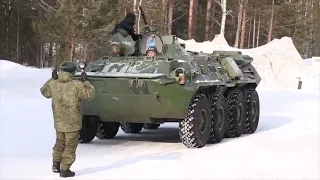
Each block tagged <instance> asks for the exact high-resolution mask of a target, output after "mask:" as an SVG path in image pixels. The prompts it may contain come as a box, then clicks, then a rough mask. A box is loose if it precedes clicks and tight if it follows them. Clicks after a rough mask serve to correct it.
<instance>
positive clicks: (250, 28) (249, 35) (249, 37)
mask: <svg viewBox="0 0 320 180" xmlns="http://www.w3.org/2000/svg"><path fill="white" fill-rule="evenodd" d="M251 30H252V18H250V27H249V33H248V48H250V42H251Z"/></svg>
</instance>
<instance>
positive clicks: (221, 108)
mask: <svg viewBox="0 0 320 180" xmlns="http://www.w3.org/2000/svg"><path fill="white" fill-rule="evenodd" d="M223 120H224V110H223V107H222V106H221V107H219V117H218V119H217V121H218V123H217V124H218V129H219V130H220V131H221V130H222V127H223Z"/></svg>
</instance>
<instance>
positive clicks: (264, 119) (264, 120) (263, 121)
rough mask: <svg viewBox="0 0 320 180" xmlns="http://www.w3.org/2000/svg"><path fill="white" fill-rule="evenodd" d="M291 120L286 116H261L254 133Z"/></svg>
mask: <svg viewBox="0 0 320 180" xmlns="http://www.w3.org/2000/svg"><path fill="white" fill-rule="evenodd" d="M291 122H292V119H290V118H289V117H286V116H261V117H260V121H259V126H258V128H257V130H256V132H255V133H260V132H264V131H269V130H273V129H277V128H279V127H281V126H284V125H286V124H289V123H291Z"/></svg>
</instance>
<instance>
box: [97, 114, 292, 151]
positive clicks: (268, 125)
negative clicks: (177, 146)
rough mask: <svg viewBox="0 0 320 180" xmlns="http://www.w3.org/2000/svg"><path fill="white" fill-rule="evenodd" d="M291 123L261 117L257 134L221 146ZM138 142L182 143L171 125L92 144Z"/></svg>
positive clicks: (285, 119) (109, 144)
mask: <svg viewBox="0 0 320 180" xmlns="http://www.w3.org/2000/svg"><path fill="white" fill-rule="evenodd" d="M291 122H292V119H290V118H288V117H285V116H261V117H260V120H259V126H258V128H257V130H256V132H255V133H253V134H243V135H241V136H240V137H237V138H224V139H223V140H222V141H221V142H220V143H219V144H222V143H226V142H229V141H232V140H236V139H239V138H245V137H248V136H254V135H255V134H257V133H261V132H265V131H270V130H274V129H277V128H280V127H281V126H284V125H286V124H289V123H291ZM137 141H143V142H150V143H152V142H160V143H181V140H180V137H179V128H178V125H177V126H172V125H170V127H166V126H164V127H161V126H160V127H159V128H158V129H155V130H146V129H143V130H142V131H141V132H140V133H138V134H126V133H123V132H122V131H119V133H118V135H117V136H116V137H115V138H114V139H109V140H99V139H95V140H94V141H93V142H92V143H93V144H95V145H98V146H99V145H102V146H105V145H108V146H114V145H120V144H122V143H126V142H137ZM211 145H215V144H208V146H209V147H210V146H211Z"/></svg>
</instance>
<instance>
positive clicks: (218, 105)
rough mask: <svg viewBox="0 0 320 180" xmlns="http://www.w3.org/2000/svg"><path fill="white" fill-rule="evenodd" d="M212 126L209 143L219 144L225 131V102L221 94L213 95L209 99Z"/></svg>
mask: <svg viewBox="0 0 320 180" xmlns="http://www.w3.org/2000/svg"><path fill="white" fill-rule="evenodd" d="M210 103H211V115H212V126H211V134H210V139H209V142H211V143H219V142H220V141H221V140H222V139H223V138H224V135H225V133H226V130H227V118H226V117H227V102H226V98H225V97H224V96H223V94H221V93H214V94H212V95H211V97H210Z"/></svg>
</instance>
